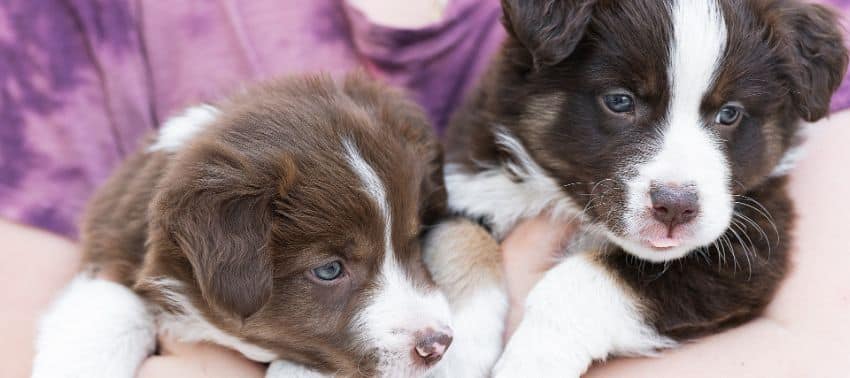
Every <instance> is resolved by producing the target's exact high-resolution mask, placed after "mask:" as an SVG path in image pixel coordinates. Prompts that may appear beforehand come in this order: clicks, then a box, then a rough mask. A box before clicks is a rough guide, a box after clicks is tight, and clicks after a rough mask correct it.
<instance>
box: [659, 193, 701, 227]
mask: <svg viewBox="0 0 850 378" xmlns="http://www.w3.org/2000/svg"><path fill="white" fill-rule="evenodd" d="M649 196H650V198H651V199H652V216H653V217H654V218H655V219H656V220H658V221H659V222H661V223H663V224H665V225H667V227H668V228H669V229H670V232H671V233H672V232H673V229H674V228H676V226H678V225H682V224H687V223H690V222H691V221H692V220H694V219H695V218H696V217H697V215H698V214H699V197H698V195H697V191H696V188H695V187H694V186H692V185H685V186H677V185H658V184H655V183H653V185H652V187H651V189H650V191H649Z"/></svg>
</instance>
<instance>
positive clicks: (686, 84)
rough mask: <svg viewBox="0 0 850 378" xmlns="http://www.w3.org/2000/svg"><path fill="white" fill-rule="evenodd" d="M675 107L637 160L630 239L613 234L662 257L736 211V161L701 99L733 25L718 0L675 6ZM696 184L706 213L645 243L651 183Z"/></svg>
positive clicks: (683, 249)
mask: <svg viewBox="0 0 850 378" xmlns="http://www.w3.org/2000/svg"><path fill="white" fill-rule="evenodd" d="M672 21H673V40H672V41H671V46H672V47H671V52H670V53H671V54H670V67H669V71H668V75H669V79H670V82H671V99H670V108H669V110H668V113H667V117H666V124H665V125H663V127H662V130H663V131H662V135H661V141H660V145H659V149H658V151H657V153H656V155H655V156H653V157H652V158H651V159H650V160H649V161H648V162H646V163H644V164H642V165H639V166H638V170H637V172H638V174H637V176H636V177H635V178H634V179H632V180H630V181H629V183H628V190H629V211H628V213H629V214H628V215H627V217H628V219H627V221H626V223H627V230H626V232H627V234H628V236H629V237H628V239H630V240H624V239H623V238H619V237H614V239H615V240H616V241H617V242H618V244H620V245H621V246H622V247H624V248H625V249H627V250H629V251H630V252H632V253H634V254H636V255H638V256H639V257H642V258H645V259H648V260H652V261H664V260H669V259H675V258H679V257H681V256H683V255H685V254H687V253H688V252H689V251H691V250H693V249H694V248H698V247H701V246H704V245H708V244H711V243H712V242H713V241H714V240H716V239H717V238H718V237H719V236H720V235H721V234H722V233H723V232H724V231H725V230H726V228H727V227H728V225H729V221H730V218H731V214H732V200H731V193H730V189H729V180H730V167H729V163H728V162H727V160H726V157H725V155H724V152H723V150H722V146H721V142H720V140H718V137H717V136H716V135H714V134H713V133H711V132H709V131H708V130H707V129H706V124H705V121H704V120H703V117H702V115H701V113H700V104H701V103H702V100H703V98H704V96H705V95H706V93H708V91H709V90H710V89H711V87H712V84H713V81H714V78H715V74H716V72H717V70H718V67H719V65H720V63H721V62H722V59H723V54H724V51H725V49H726V39H727V29H726V23H725V21H724V18H723V12H722V9H720V6H719V4H718V3H717V2H716V1H715V0H709V1H705V0H677V1H676V2H675V3H674V5H673V9H672ZM653 182H654V183H659V184H673V185H693V186H695V187H696V190H697V194H698V196H699V203H700V215H699V217H698V218H697V219H696V220H695V223H694V224H693V225H692V226H691V229H690V232H688V235H687V236H686V237H685V238H684V240H682V244H681V245H679V246H678V247H675V248H672V249H669V250H664V251H658V250H652V249H649V248H648V247H646V246H644V244H643V243H641V242H640V240H633V239H640V238H641V236H640V234H641V233H642V231H645V230H646V227H648V226H647V225H648V224H649V223H650V222H653V221H652V219H651V215H649V216H647V214H648V213H649V209H650V208H651V202H649V201H650V200H649V190H650V186H651V185H652V183H653Z"/></svg>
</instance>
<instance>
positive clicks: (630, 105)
mask: <svg viewBox="0 0 850 378" xmlns="http://www.w3.org/2000/svg"><path fill="white" fill-rule="evenodd" d="M602 101H603V102H605V107H607V108H608V109H609V110H611V111H612V112H614V113H631V112H633V111H634V110H635V100H634V98H632V96H629V95H627V94H609V95H605V96H602Z"/></svg>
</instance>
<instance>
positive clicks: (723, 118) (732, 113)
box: [714, 105, 743, 126]
mask: <svg viewBox="0 0 850 378" xmlns="http://www.w3.org/2000/svg"><path fill="white" fill-rule="evenodd" d="M742 115H743V111H742V110H741V108H740V107H738V106H735V105H726V106H724V107H722V108H720V111H718V112H717V116H716V117H715V118H714V123H717V124H719V125H724V126H732V125H735V124H737V123H738V121H740V120H741V116H742Z"/></svg>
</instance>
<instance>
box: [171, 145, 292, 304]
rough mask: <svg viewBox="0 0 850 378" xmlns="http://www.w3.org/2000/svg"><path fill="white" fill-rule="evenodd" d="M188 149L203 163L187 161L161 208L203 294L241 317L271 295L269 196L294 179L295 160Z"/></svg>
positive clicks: (216, 149)
mask: <svg viewBox="0 0 850 378" xmlns="http://www.w3.org/2000/svg"><path fill="white" fill-rule="evenodd" d="M193 152H196V156H203V157H202V158H201V159H199V161H201V162H200V163H195V164H192V165H190V166H186V167H185V171H186V172H184V174H183V177H180V178H178V179H177V180H176V181H178V182H177V183H176V185H171V186H170V187H169V190H168V191H166V192H165V194H164V195H163V198H162V200H161V201H160V202H159V207H160V209H162V211H163V212H167V213H168V214H169V215H168V219H167V220H166V228H167V230H168V232H169V233H170V235H171V237H172V238H173V240H174V241H175V242H176V244H177V245H178V246H179V248H180V250H181V251H182V253H183V254H184V255H185V256H186V258H187V259H188V260H189V263H190V264H191V266H192V270H193V273H194V276H195V279H196V280H197V282H198V286H199V288H200V291H201V295H202V296H203V298H204V299H205V300H206V301H207V303H210V305H211V306H213V307H214V308H218V309H220V310H222V311H225V312H227V313H229V314H232V315H234V316H236V317H239V318H242V319H244V318H247V317H249V316H251V315H252V314H254V313H255V312H257V311H258V310H260V309H261V308H262V307H263V306H264V305H265V304H266V302H268V300H269V298H270V297H271V293H272V278H273V274H274V272H273V265H272V256H271V253H270V251H269V250H268V248H269V242H270V238H271V234H272V228H273V219H272V217H273V209H272V201H274V199H275V198H276V197H275V196H278V195H280V193H281V192H283V191H285V190H287V189H288V187H289V186H290V185H291V183H292V180H293V179H294V176H295V171H294V163H293V162H292V160H291V159H290V158H289V157H288V156H284V157H281V158H280V159H277V160H278V163H279V164H268V165H269V166H258V164H257V163H252V162H249V161H248V160H247V159H246V157H245V156H244V155H242V154H240V153H239V152H237V151H236V150H235V149H232V148H230V147H228V146H224V145H221V144H218V145H216V146H213V147H208V146H205V147H203V148H200V149H199V150H198V151H193Z"/></svg>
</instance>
